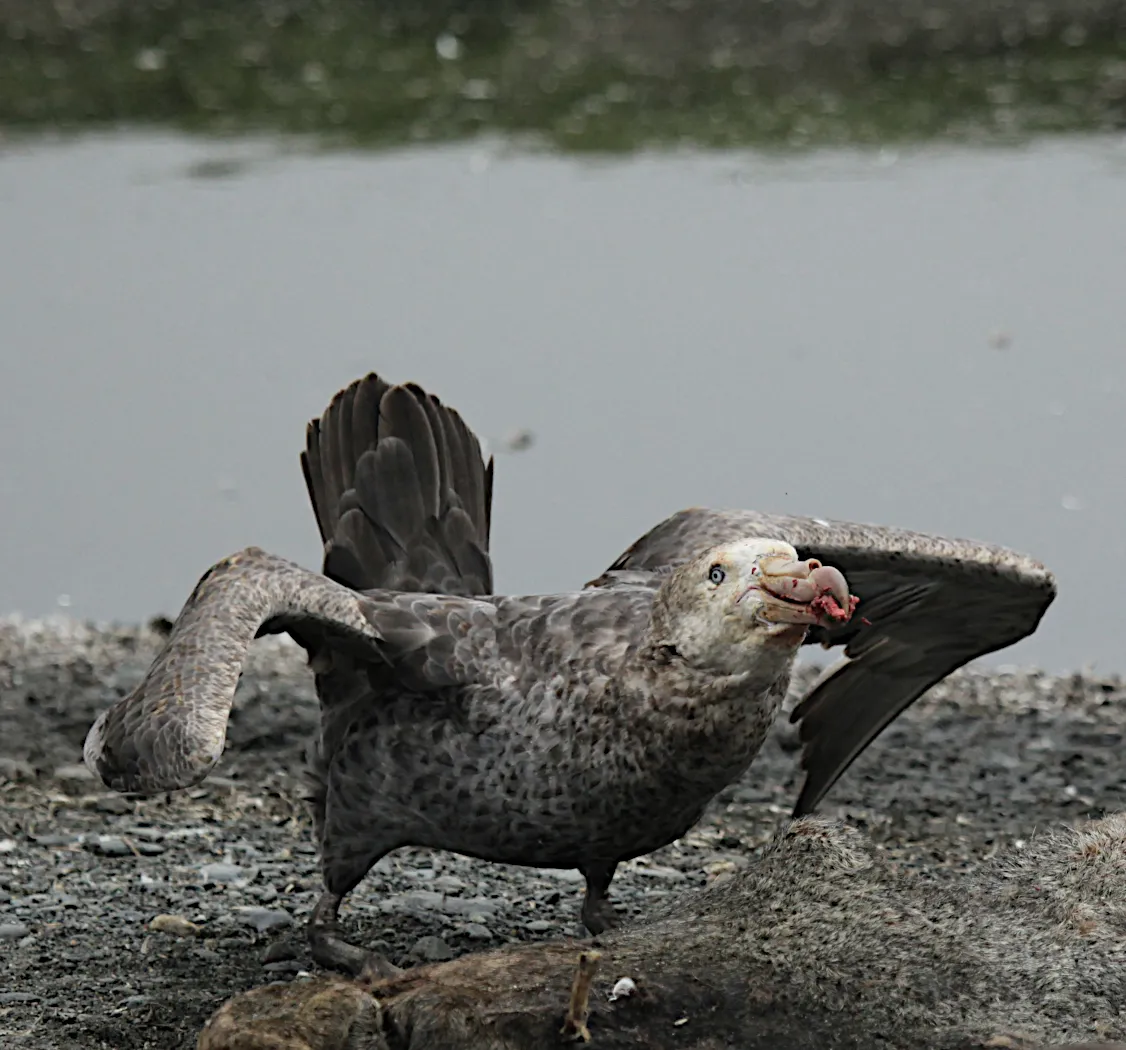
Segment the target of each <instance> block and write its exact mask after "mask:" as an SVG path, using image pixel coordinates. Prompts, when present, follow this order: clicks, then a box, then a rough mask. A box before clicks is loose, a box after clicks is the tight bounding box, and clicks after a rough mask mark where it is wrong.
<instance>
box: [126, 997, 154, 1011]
mask: <svg viewBox="0 0 1126 1050" xmlns="http://www.w3.org/2000/svg"><path fill="white" fill-rule="evenodd" d="M151 1002H152V999H150V998H149V996H147V995H130V996H128V997H127V998H125V999H122V1000H121V1002H119V1003H118V1004H117V1005H118V1006H119V1007H123V1008H124V1009H126V1010H129V1009H132V1008H133V1007H134V1006H148V1004H149V1003H151Z"/></svg>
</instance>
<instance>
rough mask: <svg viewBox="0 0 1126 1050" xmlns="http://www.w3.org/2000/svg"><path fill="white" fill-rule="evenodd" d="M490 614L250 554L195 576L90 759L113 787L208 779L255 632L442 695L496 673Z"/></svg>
mask: <svg viewBox="0 0 1126 1050" xmlns="http://www.w3.org/2000/svg"><path fill="white" fill-rule="evenodd" d="M494 614H495V607H494V606H493V605H492V604H491V603H490V602H488V601H481V600H477V599H472V598H464V597H461V596H450V595H445V596H443V595H406V594H389V593H385V592H374V593H372V594H368V595H364V594H359V593H357V592H356V591H354V590H352V589H351V588H348V587H345V586H343V585H341V584H338V583H336V582H335V581H333V580H330V579H328V578H327V577H325V576H323V575H321V574H320V573H315V572H309V571H308V570H306V569H303V568H301V567H300V566H298V565H295V564H293V563H292V562H289V561H287V560H286V559H284V558H279V557H276V556H275V555H272V554H268V553H267V552H265V551H263V550H259V549H257V548H248V549H247V550H245V551H242V552H240V553H239V554H235V555H232V556H231V557H229V558H224V559H223V560H222V561H220V562H218V563H217V564H216V565H214V566H213V567H212V568H211V569H209V570H208V571H207V572H206V573H205V574H204V575H203V576H202V577H201V579H200V581H199V583H198V584H197V585H196V587H195V589H194V590H193V591H192V593H191V595H190V596H189V597H188V600H187V601H186V602H185V603H184V607H183V609H182V610H181V612H180V615H179V616H178V617H177V619H176V622H175V624H174V625H173V627H172V631H171V633H170V634H169V636H168V638H167V640H166V642H165V644H164V647H163V648H162V649H161V651H160V653H159V654H158V655H157V658H156V659H155V660H154V661H153V664H152V666H151V667H150V668H149V671H148V674H147V675H146V676H145V678H144V681H142V682H141V684H140V685H139V686H138V687H137V688H136V689H135V690H133V692H132V693H130V694H128V695H127V696H124V697H122V698H121V699H120V700H118V701H117V702H116V703H115V704H113V705H112V706H111V707H110V708H109V709H108V710H106V711H105V712H103V713H102V714H101V715H100V716H99V717H98V719H97V721H96V722H95V723H94V725H93V726H92V727H91V729H90V732H89V733H88V735H87V738H86V743H85V747H84V757H85V760H86V764H87V766H88V767H89V768H90V770H91V771H92V772H93V773H94V774H95V775H96V776H97V777H99V778H100V779H101V780H102V781H103V782H104V783H105V784H106V785H107V786H108V787H111V788H113V789H115V790H117V791H135V792H141V793H146V794H148V793H152V792H157V791H170V790H173V789H176V788H183V787H188V786H190V785H191V784H195V783H198V782H199V781H201V780H203V779H204V778H205V777H206V776H207V774H208V773H209V772H210V771H211V769H212V768H213V767H214V766H215V763H216V762H218V761H219V757H220V756H221V755H222V753H223V748H224V745H225V742H226V733H227V720H228V718H229V716H230V711H231V704H232V703H233V701H234V694H235V688H236V687H237V685H238V680H239V675H240V674H241V672H242V666H243V663H244V661H245V659H246V654H247V650H248V649H249V648H250V645H251V644H252V642H253V641H254V639H255V638H256V637H258V636H259V635H262V634H268V633H281V632H290V633H292V634H294V635H299V636H300V637H302V638H303V639H305V640H306V641H307V642H311V644H312V645H313V646H314V647H315V648H317V649H325V648H327V649H331V650H334V651H337V652H343V653H348V654H350V655H351V656H353V657H355V658H356V659H357V661H358V663H359V666H360V667H361V668H362V667H363V666H365V665H369V666H385V667H387V668H388V671H389V675H390V678H391V680H392V681H396V680H397V681H398V682H399V687H400V688H402V689H410V690H414V691H418V690H420V689H422V690H424V689H428V688H430V689H445V688H450V687H455V686H459V685H467V684H471V683H475V682H477V681H479V680H481V679H488V676H489V675H490V674H491V673H492V671H493V668H494V666H495V648H496V647H495V644H494V643H493V640H492V639H493V626H492V624H493V618H494ZM359 673H360V674H362V673H363V672H362V671H360V672H359Z"/></svg>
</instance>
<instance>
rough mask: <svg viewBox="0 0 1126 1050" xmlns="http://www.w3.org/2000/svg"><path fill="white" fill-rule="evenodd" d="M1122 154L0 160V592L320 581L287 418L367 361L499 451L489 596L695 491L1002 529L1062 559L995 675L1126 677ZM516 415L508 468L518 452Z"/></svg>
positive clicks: (90, 142)
mask: <svg viewBox="0 0 1126 1050" xmlns="http://www.w3.org/2000/svg"><path fill="white" fill-rule="evenodd" d="M1124 264H1126V143H1124V141H1123V139H1122V138H1120V137H1116V138H1094V139H1091V138H1079V139H1060V140H1054V141H1052V142H1049V143H1040V144H1035V145H1030V146H1025V147H1021V148H1010V149H980V148H927V149H917V150H912V151H907V152H898V153H897V152H893V151H889V150H879V151H872V152H818V153H814V154H811V155H808V156H796V157H795V156H791V157H788V158H786V157H779V156H769V155H760V154H754V153H712V154H707V153H704V154H700V153H665V154H660V153H642V154H640V155H635V156H632V157H628V158H621V159H615V160H591V159H584V158H575V157H565V156H559V155H553V154H542V153H531V152H525V153H521V152H519V151H516V150H512V149H506V148H503V147H501V146H499V145H496V144H492V143H476V144H471V145H462V146H458V147H448V148H427V149H413V150H406V151H402V152H391V153H376V154H362V153H326V152H317V151H314V150H311V149H300V148H293V147H285V148H283V147H280V146H278V145H273V144H271V143H269V142H265V141H255V140H233V141H215V140H206V139H190V138H180V137H176V136H167V135H157V134H143V135H142V134H120V135H113V136H109V137H104V136H95V137H84V138H79V139H70V140H57V141H46V140H32V141H21V142H9V143H7V144H6V145H5V146H4V147H3V148H2V150H0V441H2V447H3V450H4V455H3V457H2V460H0V506H2V514H0V539H2V542H0V614H6V613H20V614H24V615H26V616H42V615H45V614H49V613H64V614H66V615H71V616H77V617H81V618H92V619H95V620H111V619H112V620H120V621H132V622H136V621H140V620H143V619H145V618H147V617H149V616H151V615H154V614H156V613H165V614H168V615H174V614H175V613H176V612H177V611H178V609H179V607H180V604H181V603H182V602H183V600H184V598H185V597H186V596H187V594H188V593H189V591H190V589H191V588H192V586H193V585H194V583H195V581H196V579H197V578H198V576H199V575H200V574H201V573H202V571H203V570H204V569H205V568H206V567H207V566H208V565H209V564H210V563H211V562H213V561H214V560H216V559H217V558H219V557H221V556H222V555H224V554H227V553H230V552H232V551H234V550H236V549H238V548H239V547H242V546H244V545H247V544H252V543H253V544H258V545H261V546H263V547H266V548H267V549H269V550H271V551H274V552H276V553H278V554H281V555H285V556H287V557H290V558H294V559H296V560H298V561H300V562H302V563H303V564H305V565H307V566H310V567H317V566H318V565H319V542H318V536H317V532H316V528H315V525H314V521H313V517H312V514H311V512H310V510H309V508H308V505H307V502H306V496H305V491H304V483H303V481H302V478H301V473H300V468H299V465H298V459H297V457H298V453H299V451H300V449H301V447H302V446H303V441H304V426H305V423H306V421H307V420H308V419H310V418H311V417H313V416H314V415H316V414H318V413H319V412H320V411H321V409H322V408H323V407H324V406H325V404H326V403H327V401H328V399H329V398H330V397H331V396H332V394H333V393H334V392H335V391H336V390H337V389H339V388H340V387H342V386H344V385H345V384H347V383H348V382H349V381H350V380H352V379H353V378H355V377H357V376H359V375H361V374H363V373H364V372H366V371H368V370H369V369H375V370H378V371H381V372H383V373H385V374H386V375H387V376H388V377H389V378H391V379H393V380H406V379H415V380H418V381H419V382H421V383H423V384H424V385H426V386H428V387H429V388H430V389H431V390H433V391H434V392H435V393H437V394H438V395H439V396H441V397H442V398H443V399H445V400H446V401H447V402H449V403H451V404H453V405H455V406H457V407H458V408H459V409H460V410H461V411H462V413H463V414H464V415H465V417H466V419H467V420H468V422H469V423H470V425H471V426H473V427H474V428H475V429H476V430H477V431H478V432H479V433H480V434H482V435H483V436H484V437H486V438H487V439H488V440H489V443H490V445H491V447H492V448H493V449H494V450H496V452H497V481H496V491H495V513H494V527H493V548H494V554H495V564H496V571H497V586H498V589H500V590H506V591H540V590H555V589H562V588H569V587H574V586H576V585H580V584H582V583H583V582H584V581H586V580H587V579H589V578H590V577H591V576H593V575H596V574H597V573H598V572H599V571H600V570H601V569H602V568H604V567H605V566H606V564H608V562H609V561H610V560H611V559H612V558H613V557H614V556H615V555H617V554H618V552H619V551H620V550H621V549H622V548H624V547H625V546H626V545H627V544H628V543H629V542H631V541H632V540H633V539H634V538H635V537H636V536H637V535H638V534H640V533H641V532H642V531H644V530H645V529H647V528H648V527H649V526H650V525H652V524H654V523H655V522H656V521H658V520H659V519H660V518H662V517H664V516H665V515H666V514H668V513H670V512H671V511H674V510H676V509H678V508H680V507H682V506H686V505H691V504H709V505H716V506H744V507H754V508H756V509H760V510H770V511H781V512H789V513H797V514H809V515H813V516H818V517H835V518H845V519H852V520H859V521H874V522H880V523H885V524H893V525H898V526H902V527H906V528H915V529H921V530H925V531H930V532H939V533H945V534H949V535H954V536H964V537H971V538H976V539H984V540H989V541H992V542H997V543H1003V544H1006V545H1009V546H1012V547H1015V548H1017V549H1018V550H1021V551H1025V552H1027V553H1030V554H1032V555H1034V556H1036V557H1038V558H1040V559H1041V560H1043V561H1044V562H1045V563H1046V564H1048V565H1049V566H1050V567H1051V568H1052V569H1054V570H1055V572H1056V573H1057V574H1058V577H1059V581H1060V587H1061V593H1060V597H1059V598H1058V600H1057V602H1056V604H1055V605H1054V606H1053V607H1052V609H1051V610H1050V611H1049V613H1048V615H1047V617H1046V618H1045V620H1044V622H1043V624H1042V625H1041V628H1040V630H1039V631H1038V632H1037V634H1036V635H1035V636H1034V637H1033V638H1031V639H1029V640H1027V641H1026V642H1023V643H1021V645H1019V646H1017V647H1014V648H1012V649H1009V650H1007V651H1005V652H1002V653H1000V654H997V655H996V656H994V657H992V658H990V660H989V662H991V663H994V664H996V663H1000V662H1003V663H1031V664H1037V665H1039V666H1042V667H1045V668H1047V669H1050V670H1074V669H1079V668H1081V667H1090V666H1094V667H1095V668H1096V669H1098V670H1101V671H1105V672H1108V673H1109V672H1122V671H1126V651H1124V649H1123V637H1124V635H1126V630H1124V626H1126V614H1124V613H1123V611H1122V609H1120V607H1119V606H1118V599H1119V593H1118V591H1117V590H1116V585H1115V584H1114V576H1115V573H1116V571H1117V570H1116V568H1115V565H1116V564H1117V562H1118V561H1119V560H1120V559H1123V557H1124V555H1126V529H1124V527H1123V521H1124V518H1126V471H1124V470H1123V465H1124V450H1126V419H1124V415H1123V411H1122V405H1123V396H1124V392H1126V291H1124V289H1126V265H1124ZM521 429H526V430H528V431H530V432H531V433H532V434H533V435H534V442H533V443H532V445H531V447H530V448H528V449H527V450H525V451H521V452H512V451H506V450H505V440H506V437H507V435H509V434H511V433H513V432H515V431H519V430H521Z"/></svg>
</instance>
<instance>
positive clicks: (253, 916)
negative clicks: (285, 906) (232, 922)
mask: <svg viewBox="0 0 1126 1050" xmlns="http://www.w3.org/2000/svg"><path fill="white" fill-rule="evenodd" d="M235 914H236V915H237V916H238V917H239V918H240V919H241V920H242V921H243V922H244V923H245V924H246V925H247V926H253V927H254V928H255V929H256V930H257V931H258V932H259V933H266V932H267V931H268V930H277V929H280V928H281V927H283V926H292V925H293V918H292V916H291V915H290V914H289V912H287V911H282V910H281V909H279V908H258V907H254V906H252V905H248V906H246V907H241V908H235Z"/></svg>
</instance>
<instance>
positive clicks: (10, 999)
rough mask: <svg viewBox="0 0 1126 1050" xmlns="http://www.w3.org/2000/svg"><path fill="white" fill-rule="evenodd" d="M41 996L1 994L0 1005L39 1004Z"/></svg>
mask: <svg viewBox="0 0 1126 1050" xmlns="http://www.w3.org/2000/svg"><path fill="white" fill-rule="evenodd" d="M37 1002H39V996H38V995H36V994H35V993H34V992H0V1003H37Z"/></svg>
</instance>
